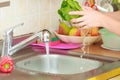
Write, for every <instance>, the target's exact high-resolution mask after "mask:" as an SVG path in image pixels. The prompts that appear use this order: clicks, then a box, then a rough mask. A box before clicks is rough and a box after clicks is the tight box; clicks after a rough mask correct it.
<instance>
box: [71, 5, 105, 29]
mask: <svg viewBox="0 0 120 80" xmlns="http://www.w3.org/2000/svg"><path fill="white" fill-rule="evenodd" d="M82 9H83V11H72V12H70V13H69V14H70V15H82V17H80V18H76V19H72V20H71V23H72V25H73V26H78V27H84V28H88V27H101V26H102V23H103V22H104V14H103V13H101V12H98V11H96V10H94V9H92V8H90V7H82Z"/></svg>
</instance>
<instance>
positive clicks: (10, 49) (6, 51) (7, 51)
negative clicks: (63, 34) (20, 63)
mask: <svg viewBox="0 0 120 80" xmlns="http://www.w3.org/2000/svg"><path fill="white" fill-rule="evenodd" d="M23 24H24V23H21V24H18V25H15V26H14V27H12V28H10V29H8V30H6V31H5V35H4V40H3V47H2V55H1V56H5V55H13V54H14V53H15V52H17V51H18V50H20V49H22V48H24V47H26V46H28V45H30V44H31V43H33V42H34V41H35V40H37V39H40V40H41V41H43V42H49V40H50V39H49V38H50V34H51V33H50V31H48V30H47V29H43V30H41V31H39V32H37V33H35V34H34V35H32V36H30V37H28V38H27V39H25V40H23V41H21V42H19V43H17V44H15V45H13V41H12V40H13V30H14V28H16V27H18V26H22V25H23Z"/></svg>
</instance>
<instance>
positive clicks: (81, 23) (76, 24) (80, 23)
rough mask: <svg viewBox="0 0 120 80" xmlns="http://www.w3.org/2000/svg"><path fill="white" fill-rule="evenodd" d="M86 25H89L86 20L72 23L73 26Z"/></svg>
mask: <svg viewBox="0 0 120 80" xmlns="http://www.w3.org/2000/svg"><path fill="white" fill-rule="evenodd" d="M86 25H87V23H85V22H79V23H75V24H72V26H77V27H84V26H86Z"/></svg>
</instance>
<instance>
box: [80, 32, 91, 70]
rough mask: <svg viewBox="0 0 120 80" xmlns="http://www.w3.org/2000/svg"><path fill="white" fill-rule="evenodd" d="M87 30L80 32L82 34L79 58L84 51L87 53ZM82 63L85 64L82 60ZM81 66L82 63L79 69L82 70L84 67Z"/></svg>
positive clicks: (81, 57)
mask: <svg viewBox="0 0 120 80" xmlns="http://www.w3.org/2000/svg"><path fill="white" fill-rule="evenodd" d="M88 32H89V30H87V31H84V30H81V33H82V34H83V35H82V48H81V50H82V54H81V55H80V60H82V59H83V56H84V55H85V54H86V53H89V46H88V44H87V42H86V36H87V34H88ZM84 64H86V62H84ZM83 66H84V65H80V70H84V69H83V68H84V67H83Z"/></svg>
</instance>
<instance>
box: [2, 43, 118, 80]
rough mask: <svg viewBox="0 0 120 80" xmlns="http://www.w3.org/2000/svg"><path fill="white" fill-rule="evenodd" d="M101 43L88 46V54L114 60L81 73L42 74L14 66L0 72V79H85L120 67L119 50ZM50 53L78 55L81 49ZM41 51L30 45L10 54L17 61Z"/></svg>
mask: <svg viewBox="0 0 120 80" xmlns="http://www.w3.org/2000/svg"><path fill="white" fill-rule="evenodd" d="M100 45H101V43H97V44H94V45H91V46H90V54H91V55H95V56H101V57H105V58H108V59H109V58H110V59H111V58H113V60H115V62H112V63H109V64H106V65H104V66H103V67H101V68H99V69H97V70H93V71H90V72H85V73H83V74H77V75H51V74H49V73H48V74H44V73H39V74H36V73H33V72H29V73H28V72H24V71H22V70H19V69H17V68H16V67H15V69H14V70H13V72H12V73H7V74H6V73H0V80H86V79H87V78H90V77H93V76H95V75H99V74H102V73H105V72H107V71H110V70H112V69H115V68H118V67H120V61H119V59H120V52H119V51H111V50H106V49H103V48H101V47H100ZM50 51H51V53H54V54H57V53H60V54H62V55H74V56H78V55H80V53H82V51H81V49H80V48H79V49H74V50H55V49H50ZM42 53H45V51H44V48H42V49H41V48H39V47H31V46H28V47H26V48H24V49H22V50H20V51H18V52H17V53H16V54H14V55H13V56H12V58H13V59H14V61H15V63H16V62H17V61H20V60H23V59H26V58H29V57H32V56H36V55H42ZM113 65H114V66H113Z"/></svg>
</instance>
